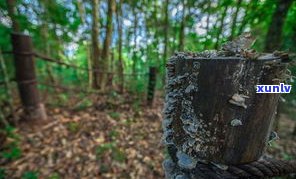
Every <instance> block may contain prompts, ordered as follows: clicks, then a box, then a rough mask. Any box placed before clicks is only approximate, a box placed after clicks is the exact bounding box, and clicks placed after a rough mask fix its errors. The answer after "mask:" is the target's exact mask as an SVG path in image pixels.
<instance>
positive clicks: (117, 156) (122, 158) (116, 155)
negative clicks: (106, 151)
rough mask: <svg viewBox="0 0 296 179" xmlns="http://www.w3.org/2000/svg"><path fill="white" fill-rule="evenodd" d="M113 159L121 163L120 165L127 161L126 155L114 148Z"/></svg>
mask: <svg viewBox="0 0 296 179" xmlns="http://www.w3.org/2000/svg"><path fill="white" fill-rule="evenodd" d="M112 159H113V160H115V161H117V162H119V163H124V162H125V160H126V155H125V153H124V152H123V151H122V150H120V149H119V148H114V149H113V150H112Z"/></svg>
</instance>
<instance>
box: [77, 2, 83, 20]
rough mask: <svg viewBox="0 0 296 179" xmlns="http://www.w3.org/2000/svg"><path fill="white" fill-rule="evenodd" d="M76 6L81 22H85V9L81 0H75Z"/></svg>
mask: <svg viewBox="0 0 296 179" xmlns="http://www.w3.org/2000/svg"><path fill="white" fill-rule="evenodd" d="M77 8H78V12H79V16H80V20H81V23H82V24H85V9H84V5H83V1H82V0H77Z"/></svg>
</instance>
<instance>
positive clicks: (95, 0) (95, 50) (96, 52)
mask: <svg viewBox="0 0 296 179" xmlns="http://www.w3.org/2000/svg"><path fill="white" fill-rule="evenodd" d="M98 13H99V0H92V33H91V35H92V64H93V87H94V88H96V89H98V88H99V87H100V81H99V78H100V72H101V71H100V69H101V68H100V64H99V62H100V49H99V40H98V38H99V26H98V19H99V14H98Z"/></svg>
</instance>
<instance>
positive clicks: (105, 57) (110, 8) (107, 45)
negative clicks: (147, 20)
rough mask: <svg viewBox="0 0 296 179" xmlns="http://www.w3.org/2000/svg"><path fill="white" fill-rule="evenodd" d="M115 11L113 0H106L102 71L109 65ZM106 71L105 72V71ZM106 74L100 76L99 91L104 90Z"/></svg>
mask: <svg viewBox="0 0 296 179" xmlns="http://www.w3.org/2000/svg"><path fill="white" fill-rule="evenodd" d="M114 10H115V0H108V13H107V24H106V37H105V40H104V46H103V50H102V58H101V66H102V69H108V64H109V51H110V50H109V49H110V44H111V39H112V30H113V29H112V20H113V12H114ZM106 71H107V70H106ZM107 77H108V75H107V73H105V72H104V73H102V74H101V75H100V88H101V90H103V91H104V90H105V86H106V83H107Z"/></svg>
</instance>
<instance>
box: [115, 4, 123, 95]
mask: <svg viewBox="0 0 296 179" xmlns="http://www.w3.org/2000/svg"><path fill="white" fill-rule="evenodd" d="M122 1H123V0H120V1H119V3H118V7H117V8H116V21H117V30H118V73H119V91H120V93H123V91H124V76H123V60H122V8H121V4H122Z"/></svg>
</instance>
